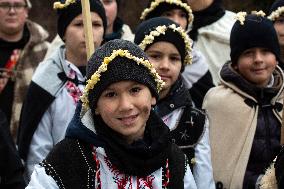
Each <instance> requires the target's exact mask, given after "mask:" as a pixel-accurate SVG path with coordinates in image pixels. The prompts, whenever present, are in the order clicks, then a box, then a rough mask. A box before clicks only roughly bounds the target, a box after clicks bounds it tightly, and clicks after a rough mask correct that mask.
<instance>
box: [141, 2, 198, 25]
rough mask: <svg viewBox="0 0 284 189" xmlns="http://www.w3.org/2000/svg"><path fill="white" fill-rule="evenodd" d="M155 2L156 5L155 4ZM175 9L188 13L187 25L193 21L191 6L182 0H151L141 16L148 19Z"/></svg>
mask: <svg viewBox="0 0 284 189" xmlns="http://www.w3.org/2000/svg"><path fill="white" fill-rule="evenodd" d="M153 3H154V4H156V5H155V6H153ZM151 5H152V6H151ZM173 9H181V10H183V11H184V12H185V13H186V19H187V27H188V25H189V24H191V23H192V21H193V14H192V10H191V8H190V6H188V5H187V4H186V3H184V2H182V1H181V0H174V1H173V0H150V1H149V3H148V6H147V8H146V9H145V10H144V11H143V13H142V15H141V17H140V18H141V19H142V20H148V19H150V18H154V17H159V16H162V14H163V13H165V12H167V11H170V10H173Z"/></svg>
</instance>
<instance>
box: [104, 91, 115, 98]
mask: <svg viewBox="0 0 284 189" xmlns="http://www.w3.org/2000/svg"><path fill="white" fill-rule="evenodd" d="M115 95H116V93H115V92H107V93H105V95H104V96H105V97H110V98H111V97H114V96H115Z"/></svg>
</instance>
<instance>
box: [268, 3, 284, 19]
mask: <svg viewBox="0 0 284 189" xmlns="http://www.w3.org/2000/svg"><path fill="white" fill-rule="evenodd" d="M283 7H284V1H283V0H276V1H274V3H273V4H272V5H271V7H270V10H269V17H270V16H272V14H273V13H275V12H278V9H280V8H283ZM279 13H280V14H278V15H277V16H276V17H274V18H273V20H275V19H277V18H278V17H279V16H280V15H281V14H282V13H283V11H280V12H279Z"/></svg>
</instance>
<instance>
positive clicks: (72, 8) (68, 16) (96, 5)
mask: <svg viewBox="0 0 284 189" xmlns="http://www.w3.org/2000/svg"><path fill="white" fill-rule="evenodd" d="M60 2H61V3H64V2H65V0H60ZM90 10H91V12H96V13H97V14H98V15H99V16H100V17H101V19H102V21H103V26H104V31H106V27H107V19H106V14H105V9H104V7H103V5H102V3H101V2H100V1H99V0H90ZM81 13H82V5H81V1H80V0H76V2H75V3H71V4H70V5H69V6H67V7H66V8H63V9H58V11H57V14H58V19H57V33H58V35H59V36H60V37H61V39H62V40H63V41H64V35H65V32H66V29H67V27H68V25H69V24H70V23H71V22H72V20H73V19H74V18H75V17H76V16H78V15H80V14H81Z"/></svg>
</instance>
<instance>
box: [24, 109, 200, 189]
mask: <svg viewBox="0 0 284 189" xmlns="http://www.w3.org/2000/svg"><path fill="white" fill-rule="evenodd" d="M80 113H82V112H81V105H80V104H78V108H77V111H76V113H75V116H74V118H73V120H72V122H71V123H70V125H69V127H68V130H67V133H66V135H67V138H65V139H64V140H63V141H62V142H60V143H58V144H57V145H56V146H55V148H54V149H53V150H52V151H51V153H50V154H49V155H48V157H47V159H46V160H44V161H43V162H42V163H41V164H40V165H38V166H36V168H35V171H34V173H33V175H32V179H31V182H30V183H29V186H28V187H27V188H28V189H29V188H37V189H40V188H46V187H47V186H48V188H63V187H65V188H66V187H67V188H88V187H87V186H89V187H91V188H92V187H93V186H95V187H96V188H97V187H99V186H100V187H101V188H117V187H119V186H120V187H122V188H128V187H129V186H132V187H134V188H143V187H145V188H151V187H154V188H165V187H163V186H162V185H163V183H164V184H167V183H168V184H169V185H168V187H169V188H185V189H191V188H196V185H195V182H194V179H193V176H192V174H191V171H190V168H189V166H188V164H187V163H185V162H184V155H183V154H182V153H181V151H179V149H178V148H176V147H175V145H173V144H171V143H169V141H168V140H165V139H166V138H165V137H166V136H167V135H168V134H169V133H168V132H169V131H168V129H167V127H166V126H165V125H163V122H162V121H161V120H160V119H159V118H158V117H157V116H156V115H155V113H154V112H152V113H151V114H150V118H149V120H148V121H147V125H148V126H146V130H147V133H149V135H147V137H150V138H151V140H152V141H153V142H152V143H151V144H150V145H151V148H148V147H147V149H149V150H145V145H146V143H145V142H143V141H137V142H135V143H133V144H132V145H127V144H125V142H124V141H122V140H121V139H119V137H117V136H116V135H115V134H114V132H113V131H112V132H107V131H110V129H108V130H107V131H106V130H105V131H103V130H102V131H101V132H103V133H104V135H102V133H100V134H98V133H99V132H98V130H97V129H95V128H94V125H93V124H96V125H98V124H102V122H103V121H102V120H96V119H93V117H92V113H91V112H90V111H88V112H86V113H85V114H83V115H82V117H80ZM90 120H93V121H94V123H93V124H92V123H91V122H93V121H90ZM103 125H104V124H103ZM105 127H107V126H104V128H105ZM101 129H102V128H101ZM105 129H106V128H105ZM78 131H79V132H78ZM96 133H97V134H96ZM106 139H110V140H106ZM112 140H114V141H112ZM158 141H159V142H158ZM108 149H110V152H108ZM158 149H159V150H158ZM116 150H119V152H120V153H119V154H120V156H122V158H121V157H116V156H112V155H111V152H115V151H116ZM164 150H166V151H164ZM163 152H165V153H166V154H164V155H163V156H162V157H163V158H164V157H165V158H167V159H168V158H169V160H168V166H166V165H165V162H167V161H165V160H163V158H162V159H159V158H158V157H160V155H159V154H160V153H163ZM121 153H122V154H121ZM150 154H151V155H150ZM71 157H72V158H71ZM73 157H76V159H74V158H73ZM182 158H183V159H182ZM132 161H136V163H135V164H132V163H134V162H132ZM69 162H70V163H69ZM182 162H183V163H182ZM116 163H118V164H116ZM120 164H123V165H126V166H121V167H122V169H118V168H117V167H120ZM145 164H148V166H144V167H143V165H145ZM130 165H135V166H130ZM153 166H154V167H153ZM128 167H129V168H131V170H132V171H134V174H127V175H128V176H127V177H126V174H125V172H127V171H129V170H128V169H127V168H128ZM155 167H156V168H155ZM50 168H51V169H50ZM140 169H143V170H145V169H146V170H149V172H151V171H153V172H151V173H150V174H148V175H143V176H138V175H137V174H138V173H139V172H140ZM52 170H54V171H52ZM67 170H68V171H67ZM89 170H92V171H89ZM70 171H71V172H70ZM137 171H138V173H136V172H137ZM167 171H169V174H170V175H173V177H170V178H169V181H166V179H167V178H168V177H167V176H166V175H164V173H165V172H167ZM69 173H70V174H69ZM95 173H96V174H95ZM171 173H172V174H171ZM134 175H137V176H134ZM68 176H69V177H68ZM181 177H182V178H184V179H180V178H181ZM126 178H127V179H126ZM162 181H163V183H162ZM43 183H44V184H43ZM68 186H69V187H68ZM70 186H71V187H70Z"/></svg>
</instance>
